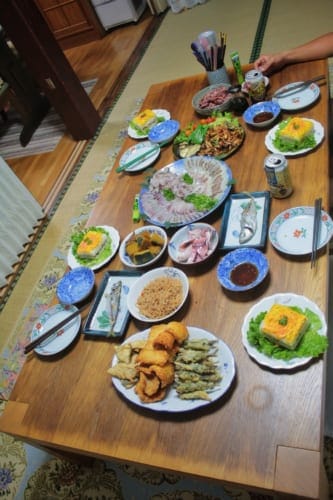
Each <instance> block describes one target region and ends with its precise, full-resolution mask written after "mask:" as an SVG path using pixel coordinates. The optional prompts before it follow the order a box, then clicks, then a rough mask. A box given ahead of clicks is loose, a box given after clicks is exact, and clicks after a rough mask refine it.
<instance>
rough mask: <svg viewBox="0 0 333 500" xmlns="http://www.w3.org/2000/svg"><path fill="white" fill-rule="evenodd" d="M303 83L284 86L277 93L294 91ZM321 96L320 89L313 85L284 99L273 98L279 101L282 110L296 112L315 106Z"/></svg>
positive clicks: (283, 97)
mask: <svg viewBox="0 0 333 500" xmlns="http://www.w3.org/2000/svg"><path fill="white" fill-rule="evenodd" d="M300 83H303V82H293V83H289V84H288V85H284V86H283V87H281V88H279V89H278V90H277V91H276V92H281V91H282V90H283V91H285V90H290V91H291V90H292V89H293V88H294V87H295V86H296V85H299V84H300ZM319 96H320V88H319V87H318V85H316V84H315V83H311V85H309V86H308V87H306V88H305V89H300V90H299V91H297V92H296V90H295V92H294V93H293V94H290V95H286V96H282V97H274V96H273V97H272V100H274V101H277V102H278V103H279V105H280V108H281V109H283V110H285V111H296V110H298V109H303V108H306V107H307V106H310V104H313V103H314V102H315V101H316V100H317V99H318V97H319Z"/></svg>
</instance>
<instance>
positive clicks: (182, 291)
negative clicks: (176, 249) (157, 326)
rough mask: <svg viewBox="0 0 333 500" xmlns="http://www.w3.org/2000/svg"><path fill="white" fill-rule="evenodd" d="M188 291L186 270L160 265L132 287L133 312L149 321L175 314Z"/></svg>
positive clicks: (130, 301)
mask: <svg viewBox="0 0 333 500" xmlns="http://www.w3.org/2000/svg"><path fill="white" fill-rule="evenodd" d="M188 293H189V281H188V278H187V276H186V274H185V273H184V272H183V271H181V270H180V269H177V268H175V267H159V268H156V269H152V270H151V271H148V272H146V273H145V274H143V275H142V276H140V278H138V279H137V280H136V282H135V283H133V285H132V286H131V288H130V291H129V294H128V296H127V307H128V310H129V312H130V314H131V315H132V316H133V317H134V318H136V319H138V320H140V321H144V322H146V323H155V322H156V323H157V322H159V321H164V320H166V319H167V318H170V317H171V316H173V315H174V314H176V313H177V312H178V311H179V310H180V309H181V307H182V306H183V305H184V303H185V301H186V298H187V296H188Z"/></svg>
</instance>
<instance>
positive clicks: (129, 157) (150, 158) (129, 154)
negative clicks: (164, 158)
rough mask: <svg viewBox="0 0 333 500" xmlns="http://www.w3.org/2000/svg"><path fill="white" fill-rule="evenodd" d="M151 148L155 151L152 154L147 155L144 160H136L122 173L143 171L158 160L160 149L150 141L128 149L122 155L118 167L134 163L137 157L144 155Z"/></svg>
mask: <svg viewBox="0 0 333 500" xmlns="http://www.w3.org/2000/svg"><path fill="white" fill-rule="evenodd" d="M152 148H155V151H154V152H153V153H151V154H148V155H147V156H146V157H145V158H142V160H138V161H137V162H136V163H134V164H133V165H132V166H130V167H128V168H126V170H124V172H138V171H139V170H143V169H144V168H146V167H148V166H149V165H151V164H152V163H154V161H155V160H156V158H158V155H159V154H160V151H161V148H160V147H159V145H158V144H154V143H152V142H150V141H144V142H139V143H138V144H135V145H134V146H132V147H130V148H128V149H127V150H126V151H125V153H124V154H123V155H122V157H121V158H120V161H119V166H120V167H121V166H122V165H124V164H125V163H128V162H130V161H134V160H135V159H136V158H137V157H138V156H141V155H143V154H145V153H146V152H148V151H149V150H151V149H152Z"/></svg>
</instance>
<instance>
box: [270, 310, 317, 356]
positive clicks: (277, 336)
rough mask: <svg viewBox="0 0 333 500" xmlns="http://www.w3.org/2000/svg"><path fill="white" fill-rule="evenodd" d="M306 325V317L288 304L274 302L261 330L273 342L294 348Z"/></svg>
mask: <svg viewBox="0 0 333 500" xmlns="http://www.w3.org/2000/svg"><path fill="white" fill-rule="evenodd" d="M307 326H308V320H307V317H306V316H305V315H304V314H302V313H299V312H297V311H294V310H293V309H291V308H290V307H288V306H284V305H282V304H274V305H273V306H272V307H271V308H270V309H269V311H268V312H267V314H266V316H265V318H264V319H263V322H262V324H261V332H262V333H263V334H264V335H265V336H266V337H268V338H269V339H270V340H272V341H273V342H276V343H278V344H280V345H282V346H283V347H286V348H288V349H295V348H296V347H297V344H298V342H299V341H300V340H301V337H302V335H303V333H304V332H305V330H306V328H307Z"/></svg>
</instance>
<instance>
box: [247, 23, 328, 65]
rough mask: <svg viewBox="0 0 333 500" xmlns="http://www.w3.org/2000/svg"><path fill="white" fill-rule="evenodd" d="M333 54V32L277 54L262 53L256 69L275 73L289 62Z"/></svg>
mask: <svg viewBox="0 0 333 500" xmlns="http://www.w3.org/2000/svg"><path fill="white" fill-rule="evenodd" d="M330 56H333V32H330V33H326V34H325V35H322V36H320V37H318V38H315V39H314V40H311V41H310V42H307V43H305V44H303V45H299V46H298V47H295V48H293V49H289V50H284V51H281V52H278V53H276V54H270V55H261V56H260V57H259V58H258V59H257V60H256V61H255V62H254V66H255V68H256V69H258V70H260V71H262V72H264V73H266V72H267V73H273V72H274V71H277V70H279V69H281V68H282V67H283V66H286V65H287V64H293V63H298V62H304V61H313V60H314V59H324V58H326V57H330Z"/></svg>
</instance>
